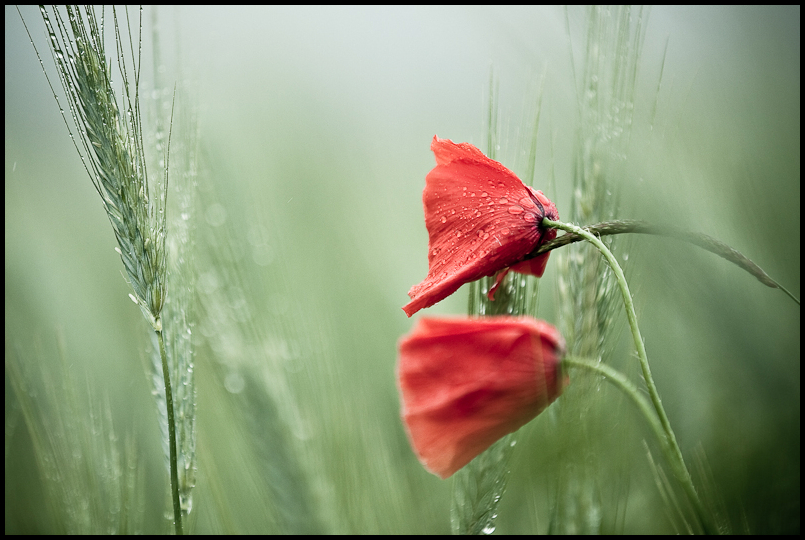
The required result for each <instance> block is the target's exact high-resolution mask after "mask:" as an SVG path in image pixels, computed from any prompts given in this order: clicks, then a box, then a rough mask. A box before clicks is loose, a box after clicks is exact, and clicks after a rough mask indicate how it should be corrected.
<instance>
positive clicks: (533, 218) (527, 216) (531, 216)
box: [523, 212, 537, 223]
mask: <svg viewBox="0 0 805 540" xmlns="http://www.w3.org/2000/svg"><path fill="white" fill-rule="evenodd" d="M523 220H524V221H527V222H528V223H534V222H535V221H537V216H536V215H535V214H532V213H531V212H526V213H525V214H523Z"/></svg>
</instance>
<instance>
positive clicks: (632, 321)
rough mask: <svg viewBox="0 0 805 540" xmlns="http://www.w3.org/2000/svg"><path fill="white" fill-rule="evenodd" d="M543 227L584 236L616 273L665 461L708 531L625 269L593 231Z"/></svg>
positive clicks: (555, 225)
mask: <svg viewBox="0 0 805 540" xmlns="http://www.w3.org/2000/svg"><path fill="white" fill-rule="evenodd" d="M542 225H543V226H544V227H552V228H556V229H561V230H563V231H566V232H569V233H574V234H577V235H579V236H581V237H583V238H584V239H585V240H587V241H588V242H590V243H591V244H593V245H594V246H595V247H596V248H598V251H600V252H601V254H602V255H603V256H604V258H605V259H606V261H607V263H608V264H609V266H610V268H612V272H613V273H614V274H615V278H616V279H617V281H618V285H619V287H620V290H621V295H622V296H623V303H624V307H625V308H626V317H627V319H628V320H629V328H630V329H631V331H632V339H633V340H634V344H635V348H636V349H637V356H638V359H639V360H640V368H641V369H642V370H643V378H644V379H645V381H646V388H647V389H648V393H649V397H650V398H651V402H652V404H653V405H654V411H655V412H656V413H657V417H658V419H659V422H660V425H661V427H662V431H663V435H664V439H665V444H663V445H662V448H663V452H664V453H665V455H666V458H667V459H668V462H669V464H670V465H671V469H672V470H673V472H674V476H676V478H677V480H678V481H679V482H680V484H682V487H683V489H684V490H685V492H686V493H687V495H688V498H689V499H690V501H691V504H693V506H694V508H695V509H696V513H697V514H698V517H699V521H700V523H701V525H702V528H703V529H704V530H705V531H709V530H710V527H709V525H708V520H707V519H706V513H705V511H704V507H703V506H702V502H701V500H700V499H699V495H698V494H697V493H696V488H695V487H694V486H693V480H692V479H691V477H690V473H689V472H688V468H687V466H686V465H685V460H684V459H683V458H682V451H681V450H680V449H679V444H678V443H677V441H676V436H675V435H674V430H673V429H672V428H671V422H670V421H669V420H668V416H667V415H666V414H665V409H664V408H663V406H662V402H661V400H660V394H659V392H657V387H656V386H655V385H654V378H653V377H652V376H651V369H650V368H649V364H648V356H647V355H646V346H645V345H644V343H643V338H642V336H641V335H640V328H638V326H637V315H636V314H635V310H634V303H633V302H632V294H631V293H630V292H629V286H628V285H627V283H626V277H625V276H624V275H623V270H622V269H621V267H620V265H619V264H618V261H617V260H615V256H614V255H612V252H611V251H610V250H609V249H608V248H607V247H606V246H605V245H604V243H603V242H601V240H599V239H598V237H596V236H595V235H593V234H591V233H590V232H588V231H586V230H584V229H582V228H581V227H577V226H576V225H572V224H570V223H562V222H561V221H552V220H550V219H548V218H545V219H543V220H542Z"/></svg>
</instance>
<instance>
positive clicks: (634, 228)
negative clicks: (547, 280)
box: [526, 219, 800, 305]
mask: <svg viewBox="0 0 805 540" xmlns="http://www.w3.org/2000/svg"><path fill="white" fill-rule="evenodd" d="M583 230H585V231H588V232H590V233H592V234H594V235H596V236H607V235H610V234H624V233H638V234H653V235H655V236H665V237H668V238H676V239H677V240H682V241H683V242H688V243H689V244H694V245H697V246H699V247H700V248H702V249H706V250H707V251H709V252H710V253H715V254H716V255H718V256H719V257H721V258H722V259H725V260H727V261H729V262H731V263H732V264H734V265H736V266H738V267H740V268H742V269H743V270H745V271H747V272H749V273H750V274H752V275H753V276H755V277H756V278H757V279H758V281H760V282H761V283H762V284H764V285H766V286H767V287H771V288H772V289H780V290H781V291H783V292H784V293H785V294H787V295H788V297H789V298H791V299H792V300H793V301H794V302H796V303H797V305H800V301H799V298H797V297H796V296H794V294H793V293H791V292H790V291H789V290H788V289H786V288H785V287H783V286H782V285H780V284H779V283H778V282H777V281H775V280H774V279H772V278H771V277H770V276H769V275H768V274H767V273H766V272H765V271H764V270H763V269H762V268H761V267H760V266H758V265H757V264H755V263H754V262H753V261H752V260H751V259H750V258H749V257H747V256H746V255H744V254H743V253H741V252H740V251H738V250H737V249H734V248H732V247H730V246H728V245H727V244H725V243H724V242H721V241H720V240H716V239H715V238H713V237H712V236H709V235H706V234H702V233H695V232H690V231H684V230H682V229H677V228H674V227H668V226H665V225H663V226H659V225H652V224H651V223H649V222H647V221H640V220H637V219H619V220H613V221H603V222H601V223H596V224H595V225H588V226H587V227H583ZM582 240H584V237H583V236H582V235H580V234H576V233H570V232H568V234H565V235H562V236H560V237H559V238H554V239H553V240H551V241H549V242H545V243H544V244H542V245H540V246H539V247H538V248H537V249H536V250H534V251H533V252H532V253H530V254H529V256H528V257H526V258H527V259H529V258H533V257H536V256H537V255H541V254H543V253H547V252H549V251H551V250H552V249H556V248H559V247H562V246H566V245H568V244H572V243H574V242H580V241H582Z"/></svg>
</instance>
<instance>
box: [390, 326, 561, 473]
mask: <svg viewBox="0 0 805 540" xmlns="http://www.w3.org/2000/svg"><path fill="white" fill-rule="evenodd" d="M563 350H564V341H563V340H562V337H561V336H560V335H559V331H558V330H556V328H554V327H553V326H551V325H550V324H548V323H546V322H544V321H538V320H535V319H532V318H530V317H491V318H484V319H468V318H461V319H432V318H427V317H423V318H421V319H420V320H419V321H417V323H416V325H415V326H414V329H413V330H412V331H411V333H410V334H409V335H407V336H404V337H403V338H402V339H401V340H400V343H399V364H398V366H397V370H398V371H397V375H398V381H399V388H400V394H401V397H402V417H403V421H404V423H405V427H406V431H407V433H408V438H409V440H410V441H411V446H412V447H413V449H414V451H415V452H416V455H417V457H418V458H419V461H420V462H422V464H423V465H424V466H425V468H426V469H428V470H429V471H430V472H432V473H433V474H436V475H438V476H440V477H441V478H443V479H444V478H447V477H448V476H450V475H452V474H453V473H454V472H456V471H457V470H459V469H460V468H461V467H463V466H464V465H466V464H467V463H469V462H470V461H471V460H472V459H473V458H474V457H475V456H477V455H478V454H480V453H481V452H483V451H484V450H486V449H487V448H489V446H491V445H492V443H494V442H495V441H496V440H498V439H499V438H501V437H502V436H504V435H506V434H507V433H511V432H513V431H516V430H517V429H519V428H520V427H521V426H523V425H524V424H526V423H527V422H529V421H530V420H531V419H532V418H534V417H535V416H536V415H537V414H539V413H540V412H541V411H542V410H543V409H545V407H547V406H548V405H550V404H551V403H552V402H553V401H554V400H555V399H556V398H557V397H559V394H560V393H561V392H562V384H563V380H562V377H561V374H560V370H559V358H560V357H561V356H562V354H563Z"/></svg>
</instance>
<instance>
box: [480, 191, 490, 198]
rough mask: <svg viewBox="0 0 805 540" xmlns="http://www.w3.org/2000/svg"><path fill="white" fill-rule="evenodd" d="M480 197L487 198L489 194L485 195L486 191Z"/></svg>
mask: <svg viewBox="0 0 805 540" xmlns="http://www.w3.org/2000/svg"><path fill="white" fill-rule="evenodd" d="M481 197H489V193H487V192H486V191H484V192H483V193H481Z"/></svg>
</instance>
